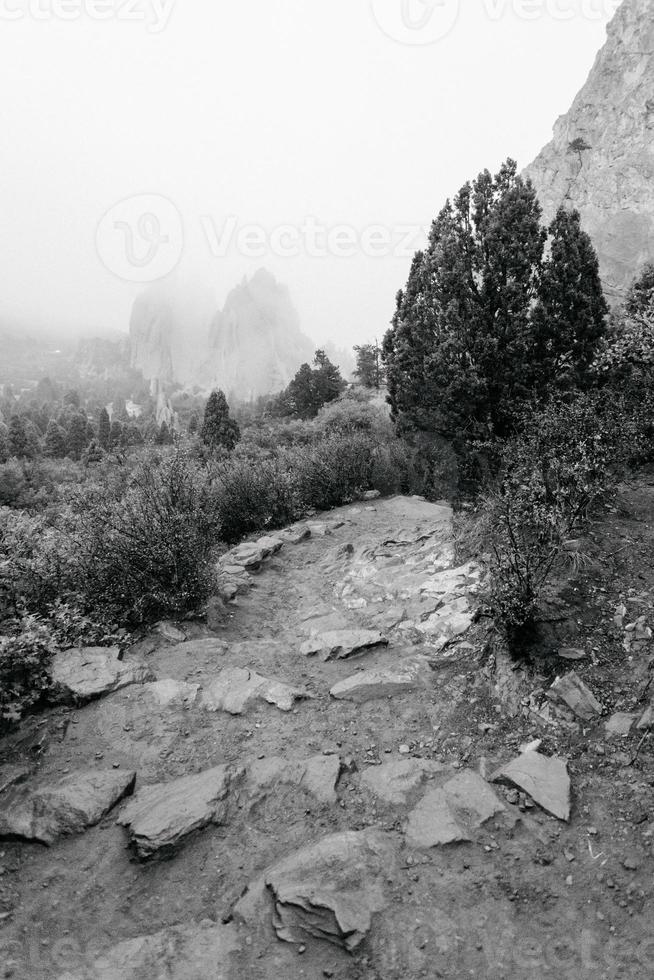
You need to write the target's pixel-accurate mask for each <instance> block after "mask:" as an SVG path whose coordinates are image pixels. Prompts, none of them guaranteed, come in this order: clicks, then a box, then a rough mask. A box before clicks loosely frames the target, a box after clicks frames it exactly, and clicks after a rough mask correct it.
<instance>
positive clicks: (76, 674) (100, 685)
mask: <svg viewBox="0 0 654 980" xmlns="http://www.w3.org/2000/svg"><path fill="white" fill-rule="evenodd" d="M51 676H52V693H51V699H52V700H54V701H64V702H74V703H77V704H82V703H84V702H86V701H92V700H93V699H94V698H99V697H102V695H104V694H111V693H112V692H113V691H119V690H120V689H121V688H123V687H127V686H128V685H130V684H144V683H145V682H146V681H153V680H155V676H154V674H153V673H152V671H151V670H150V668H149V667H147V666H146V665H145V664H143V663H140V662H138V661H129V660H128V661H123V660H121V659H120V650H119V649H118V647H84V648H82V649H79V650H78V649H74V650H66V651H64V652H63V653H58V654H56V655H55V657H54V658H53V661H52V670H51Z"/></svg>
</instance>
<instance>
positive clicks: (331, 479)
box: [287, 433, 376, 510]
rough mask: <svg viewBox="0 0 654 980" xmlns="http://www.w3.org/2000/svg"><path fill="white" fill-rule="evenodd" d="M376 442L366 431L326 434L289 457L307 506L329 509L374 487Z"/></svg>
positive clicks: (347, 501) (301, 497)
mask: <svg viewBox="0 0 654 980" xmlns="http://www.w3.org/2000/svg"><path fill="white" fill-rule="evenodd" d="M375 455H376V444H375V442H374V441H373V440H372V439H371V438H370V437H369V436H366V435H365V434H362V433H351V434H349V435H334V436H327V437H325V438H324V439H322V440H318V441H317V442H316V443H314V444H313V445H311V446H307V447H305V448H303V449H296V450H295V451H294V452H293V453H292V454H289V455H288V456H287V458H288V459H289V460H290V461H291V465H292V470H293V473H294V475H295V478H296V480H297V487H298V493H299V498H300V500H301V502H302V504H303V506H304V507H305V508H306V509H314V508H315V509H316V510H329V509H330V508H331V507H339V506H340V505H341V504H346V503H349V502H350V501H352V500H355V499H356V498H357V496H359V495H360V493H361V492H362V491H364V490H368V489H369V488H370V487H371V486H372V474H373V469H374V462H375Z"/></svg>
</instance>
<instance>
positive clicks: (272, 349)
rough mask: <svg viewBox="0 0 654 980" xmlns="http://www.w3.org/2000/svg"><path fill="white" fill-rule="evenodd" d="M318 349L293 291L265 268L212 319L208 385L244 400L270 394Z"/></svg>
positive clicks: (240, 288)
mask: <svg viewBox="0 0 654 980" xmlns="http://www.w3.org/2000/svg"><path fill="white" fill-rule="evenodd" d="M314 350H315V345H314V344H313V343H312V342H311V341H310V340H309V338H308V337H306V336H305V335H304V334H303V333H302V331H301V329H300V319H299V316H298V314H297V311H296V310H295V307H294V306H293V303H292V301H291V297H290V293H289V291H288V289H287V288H286V287H285V286H282V285H280V284H279V283H278V282H277V280H276V279H275V278H274V276H272V275H271V274H270V273H269V272H267V271H266V270H265V269H260V270H259V271H258V272H257V273H256V274H255V275H254V276H253V277H252V279H250V280H249V281H246V280H244V281H243V282H242V283H241V284H240V285H238V286H237V287H236V288H235V289H233V290H232V291H231V293H230V294H229V296H228V297H227V300H226V302H225V307H224V309H223V311H222V312H221V313H218V315H217V316H216V317H215V318H214V320H213V323H212V325H211V331H210V334H209V353H208V357H207V361H206V364H205V366H204V367H205V370H204V380H205V384H206V385H207V386H208V387H220V388H222V389H223V390H224V391H225V393H226V394H227V397H228V398H230V397H231V398H238V399H240V400H245V401H249V400H251V399H253V398H256V397H258V396H259V395H269V394H271V393H272V392H276V391H281V390H282V388H285V387H286V385H287V384H288V382H289V381H290V380H291V378H292V377H293V375H294V374H295V372H296V371H297V369H298V368H299V367H300V365H301V364H302V363H303V362H304V361H310V360H311V359H312V357H313V353H314Z"/></svg>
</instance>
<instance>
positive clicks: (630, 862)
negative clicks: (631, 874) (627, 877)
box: [622, 854, 639, 871]
mask: <svg viewBox="0 0 654 980" xmlns="http://www.w3.org/2000/svg"><path fill="white" fill-rule="evenodd" d="M622 867H623V868H626V870H627V871H638V867H639V864H638V858H636V856H635V855H633V854H630V855H629V856H628V857H626V858H625V859H624V861H623V862H622Z"/></svg>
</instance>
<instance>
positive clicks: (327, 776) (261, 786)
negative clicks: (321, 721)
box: [246, 755, 341, 803]
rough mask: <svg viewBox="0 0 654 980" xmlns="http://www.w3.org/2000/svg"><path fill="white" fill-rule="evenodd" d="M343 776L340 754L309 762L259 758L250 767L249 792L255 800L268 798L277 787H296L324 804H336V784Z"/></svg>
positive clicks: (306, 760)
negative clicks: (268, 792)
mask: <svg viewBox="0 0 654 980" xmlns="http://www.w3.org/2000/svg"><path fill="white" fill-rule="evenodd" d="M340 774H341V760H340V758H339V757H338V756H337V755H329V756H325V755H317V756H313V757H312V758H309V759H299V760H295V761H294V760H289V759H281V758H277V757H272V758H267V759H257V760H256V761H255V762H252V763H250V764H249V765H248V767H247V783H246V792H247V793H248V795H249V796H251V797H252V798H253V799H255V800H256V799H259V798H261V797H263V796H265V795H266V793H267V791H268V790H270V789H274V788H275V787H276V786H279V785H281V784H286V785H290V786H297V787H298V789H302V790H305V791H306V792H307V793H309V794H310V795H311V796H315V798H316V799H317V800H320V802H321V803H336V802H337V796H336V783H337V782H338V777H339V776H340Z"/></svg>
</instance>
